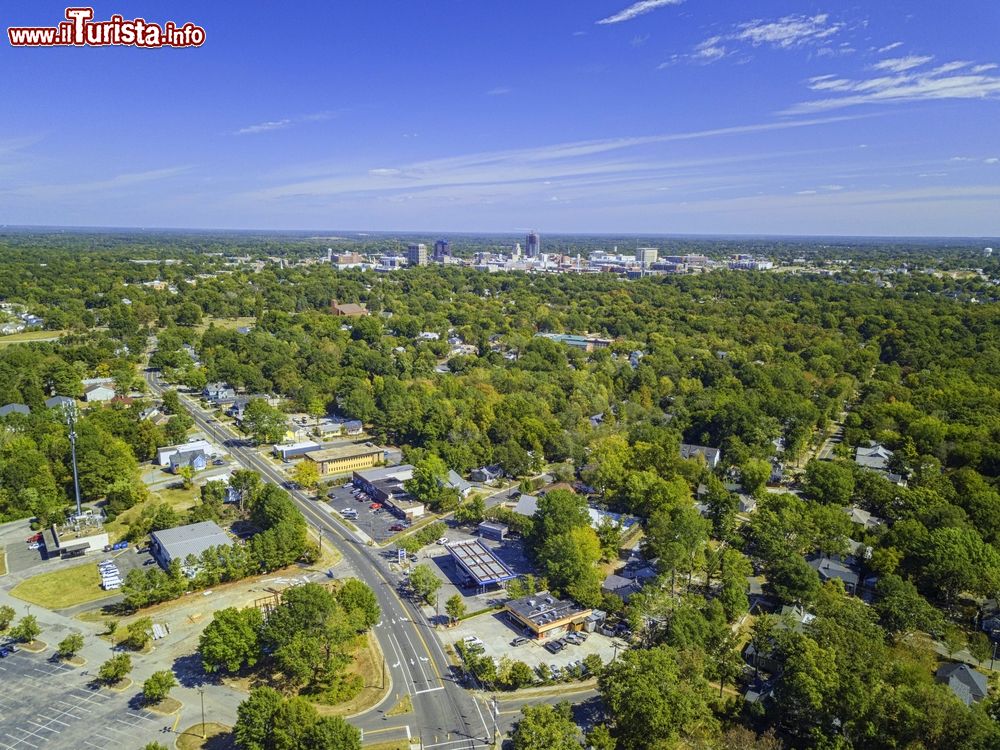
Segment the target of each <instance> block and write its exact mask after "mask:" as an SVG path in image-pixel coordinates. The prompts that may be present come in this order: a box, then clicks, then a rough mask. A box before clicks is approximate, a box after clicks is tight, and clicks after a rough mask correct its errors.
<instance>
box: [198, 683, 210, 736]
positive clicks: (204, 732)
mask: <svg viewBox="0 0 1000 750" xmlns="http://www.w3.org/2000/svg"><path fill="white" fill-rule="evenodd" d="M198 692H199V693H201V738H202V739H205V738H206V737H207V736H208V729H207V728H206V727H205V688H198Z"/></svg>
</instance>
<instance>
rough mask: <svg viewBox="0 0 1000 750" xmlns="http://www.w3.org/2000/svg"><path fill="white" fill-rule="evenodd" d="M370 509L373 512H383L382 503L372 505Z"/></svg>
mask: <svg viewBox="0 0 1000 750" xmlns="http://www.w3.org/2000/svg"><path fill="white" fill-rule="evenodd" d="M368 507H369V508H371V509H372V510H382V503H372V504H371V505H369V506H368Z"/></svg>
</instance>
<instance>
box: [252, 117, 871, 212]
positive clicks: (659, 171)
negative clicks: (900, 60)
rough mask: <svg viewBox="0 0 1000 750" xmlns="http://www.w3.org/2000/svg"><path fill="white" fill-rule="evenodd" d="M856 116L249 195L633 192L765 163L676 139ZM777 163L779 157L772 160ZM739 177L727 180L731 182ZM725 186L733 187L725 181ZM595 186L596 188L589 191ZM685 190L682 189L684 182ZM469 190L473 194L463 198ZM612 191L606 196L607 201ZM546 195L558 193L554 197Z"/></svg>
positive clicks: (349, 175) (320, 175)
mask: <svg viewBox="0 0 1000 750" xmlns="http://www.w3.org/2000/svg"><path fill="white" fill-rule="evenodd" d="M845 119H856V118H855V117H847V118H844V117H830V118H814V119H801V120H787V121H774V122H767V123H757V124H751V125H741V126H734V127H729V128H716V129H712V130H700V131H690V132H680V133H664V134H660V135H651V136H638V137H622V138H609V139H600V140H589V141H572V142H567V143H557V144H553V145H548V146H540V147H535V148H525V149H515V150H509V151H490V152H483V153H473V154H464V155H458V156H453V157H446V158H439V159H432V160H426V161H419V162H412V163H407V164H399V165H382V166H379V167H377V168H374V169H371V168H368V169H361V170H358V169H354V170H350V169H348V170H345V169H344V168H342V167H337V166H328V167H325V168H317V165H309V166H308V167H307V168H306V169H305V172H304V173H303V174H302V176H301V177H300V178H299V179H296V178H295V176H293V175H291V174H286V175H285V176H284V179H283V181H282V182H281V183H280V184H276V185H272V186H271V187H266V188H263V189H259V190H255V191H253V192H251V193H247V194H246V197H248V198H249V199H251V200H253V201H263V202H274V201H286V200H313V199H316V200H320V199H324V198H329V197H331V196H341V197H345V198H346V197H350V198H356V199H360V198H361V197H363V196H369V197H373V198H380V199H386V200H388V199H390V198H398V197H399V196H401V195H404V194H405V195H409V196H415V195H418V194H419V195H424V196H431V195H434V196H438V197H442V196H445V195H447V196H449V199H451V198H452V197H454V198H456V199H458V200H463V201H464V200H472V196H473V195H483V194H487V193H491V194H501V193H502V194H510V193H511V192H518V191H520V192H521V193H524V194H527V193H530V192H531V191H534V190H538V189H540V187H539V186H541V185H543V184H545V183H546V181H548V182H549V183H551V184H550V185H549V186H548V187H547V188H546V190H556V189H558V190H559V191H560V193H559V197H560V198H564V197H569V196H570V195H571V192H570V191H571V190H580V191H583V190H584V189H585V188H587V189H592V188H594V186H595V185H598V184H600V185H601V186H604V187H607V186H608V185H611V184H619V185H628V186H630V189H639V188H638V186H639V185H640V184H641V185H646V184H647V183H652V182H656V181H657V180H658V181H659V182H656V184H655V185H654V186H653V187H650V188H649V189H650V190H652V189H654V188H655V187H662V186H663V184H664V180H669V179H680V176H681V175H682V173H683V172H684V170H687V171H690V172H691V173H692V174H690V175H686V174H685V175H684V177H685V179H687V180H695V179H700V177H699V174H698V171H699V170H698V168H697V167H698V166H704V165H705V164H717V163H720V162H722V161H727V160H728V161H730V162H731V161H733V160H737V161H748V160H750V161H752V160H757V159H761V158H765V157H764V156H763V155H761V154H760V153H759V152H757V151H753V152H752V153H750V154H748V155H745V156H739V157H726V158H724V159H718V158H716V159H709V160H702V161H701V162H699V163H698V165H695V164H694V163H693V162H690V161H686V162H685V161H669V160H668V159H667V158H666V157H667V156H668V155H669V152H664V151H663V150H658V149H657V148H656V147H657V146H659V145H662V144H669V143H673V142H682V141H690V140H697V139H707V138H716V137H729V136H739V135H744V134H753V133H762V132H768V131H775V130H785V129H794V128H805V127H813V126H820V125H824V124H827V123H834V122H840V121H843V120H845ZM770 157H771V158H773V155H770ZM307 175H308V176H307ZM732 179H733V176H732V175H726V180H729V183H728V184H733V183H732ZM722 184H727V183H726V181H725V180H722ZM588 186H589V188H588ZM678 186H680V184H678ZM463 190H465V191H467V192H468V195H465V193H463ZM606 194H607V193H606V192H604V193H603V195H605V196H606ZM547 195H551V192H548V193H547Z"/></svg>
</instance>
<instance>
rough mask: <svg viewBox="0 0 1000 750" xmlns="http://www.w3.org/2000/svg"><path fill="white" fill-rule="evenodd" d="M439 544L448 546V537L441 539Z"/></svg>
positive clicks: (438, 541)
mask: <svg viewBox="0 0 1000 750" xmlns="http://www.w3.org/2000/svg"><path fill="white" fill-rule="evenodd" d="M437 543H438V544H447V543H448V537H446V536H443V537H441V538H440V539H438V540H437Z"/></svg>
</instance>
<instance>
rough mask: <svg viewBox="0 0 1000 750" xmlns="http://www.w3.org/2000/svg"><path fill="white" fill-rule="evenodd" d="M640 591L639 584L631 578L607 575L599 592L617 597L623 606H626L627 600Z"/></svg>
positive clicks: (640, 585) (640, 586) (613, 574)
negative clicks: (623, 603)
mask: <svg viewBox="0 0 1000 750" xmlns="http://www.w3.org/2000/svg"><path fill="white" fill-rule="evenodd" d="M641 590H642V584H641V583H639V582H638V581H636V580H635V579H633V578H626V577H625V576H620V575H618V574H617V573H611V574H609V575H608V577H607V578H605V579H604V581H603V582H602V583H601V591H602V592H603V593H605V594H611V595H612V596H617V597H618V598H619V599H621V600H622V601H623V602H625V604H628V601H629V599H631V598H632V596H633V595H634V594H637V593H638V592H639V591H641Z"/></svg>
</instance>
